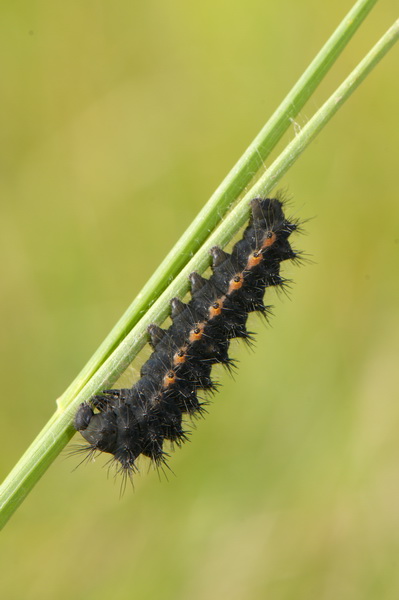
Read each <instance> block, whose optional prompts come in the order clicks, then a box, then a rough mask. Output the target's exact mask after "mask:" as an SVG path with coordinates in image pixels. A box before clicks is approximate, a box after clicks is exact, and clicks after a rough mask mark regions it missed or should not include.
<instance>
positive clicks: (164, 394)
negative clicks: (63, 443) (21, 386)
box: [74, 198, 298, 476]
mask: <svg viewBox="0 0 399 600" xmlns="http://www.w3.org/2000/svg"><path fill="white" fill-rule="evenodd" d="M251 208H252V216H251V220H250V222H249V224H248V226H247V228H246V229H245V231H244V235H243V237H242V239H241V240H240V241H239V242H237V243H236V244H235V246H234V247H233V249H232V252H231V254H227V253H226V252H224V251H223V250H221V249H220V248H219V247H217V246H215V247H214V248H212V250H211V255H212V271H213V274H212V276H211V277H210V278H209V279H204V278H203V277H201V276H200V275H199V274H198V273H195V272H194V273H192V274H191V275H190V282H191V295H192V298H191V300H190V302H188V304H184V303H183V302H182V301H181V300H179V299H178V298H173V300H172V301H171V318H172V321H173V323H172V325H171V326H170V327H169V329H167V330H164V329H161V328H160V327H158V326H157V325H150V326H149V328H148V331H149V335H150V343H151V346H152V348H153V349H154V352H153V353H152V354H151V356H150V358H149V359H148V361H147V362H146V363H145V364H144V365H143V367H142V369H141V379H139V381H138V382H137V383H135V384H134V386H133V387H132V388H130V389H120V390H117V389H115V390H106V391H104V392H102V393H101V394H99V395H97V396H94V397H93V398H91V400H90V401H89V402H87V403H83V404H81V405H80V407H79V409H78V411H77V413H76V416H75V420H74V425H75V428H76V429H77V431H80V433H81V434H82V436H83V437H84V438H85V440H86V441H87V442H88V445H87V446H85V447H84V448H83V450H85V449H86V450H89V451H90V452H91V453H96V452H97V451H101V452H108V453H110V454H112V455H113V460H115V461H116V462H117V464H118V471H121V472H122V473H123V474H124V475H125V476H126V475H129V476H130V475H131V473H132V472H133V471H134V470H136V469H137V467H136V459H137V458H138V457H139V455H140V454H143V455H144V456H148V457H149V458H150V459H152V460H153V461H154V463H155V464H156V465H157V466H162V465H163V464H164V463H165V459H166V457H167V456H168V455H167V454H166V453H165V451H164V440H169V441H170V442H172V443H173V442H175V443H176V444H180V443H181V442H183V441H185V440H186V439H187V433H186V432H185V431H184V429H183V424H182V418H183V415H185V414H188V415H191V416H193V415H199V414H202V412H203V411H204V403H203V402H202V401H200V400H199V398H198V392H199V391H200V390H204V391H205V392H212V391H214V390H215V389H216V385H215V383H214V382H213V381H212V379H211V376H210V375H211V370H212V366H213V365H215V364H222V365H225V366H226V367H228V368H229V369H230V368H231V367H232V366H233V364H234V362H233V360H232V359H231V358H230V357H229V355H228V350H229V345H230V340H231V339H232V338H242V339H243V340H245V341H247V342H250V341H251V340H252V335H251V333H250V332H248V331H247V329H246V321H247V318H248V314H249V313H250V312H253V311H258V312H259V313H261V314H263V315H267V311H268V307H266V306H265V305H264V303H263V296H264V293H265V289H266V288H267V287H270V286H282V285H283V284H284V282H285V281H284V280H283V279H282V278H281V276H280V263H281V262H282V261H284V260H287V259H295V258H297V256H298V254H297V253H296V252H295V251H294V250H293V249H292V248H291V246H290V243H289V241H288V238H289V236H290V235H291V233H292V232H293V231H295V230H296V229H297V228H298V223H297V222H290V221H288V220H287V219H286V218H285V216H284V213H283V209H282V202H281V201H280V200H279V199H277V198H273V199H270V198H266V199H261V198H255V199H254V200H252V201H251Z"/></svg>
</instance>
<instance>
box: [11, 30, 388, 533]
mask: <svg viewBox="0 0 399 600" xmlns="http://www.w3.org/2000/svg"><path fill="white" fill-rule="evenodd" d="M398 38H399V20H398V21H397V22H396V23H395V24H394V25H393V26H392V27H391V28H390V29H389V30H388V31H387V32H386V33H385V35H384V36H383V37H382V38H381V40H380V41H379V42H378V43H377V44H376V45H375V46H374V48H372V50H371V51H370V52H369V53H368V54H367V56H366V57H365V58H364V59H363V60H362V61H361V63H360V64H359V65H358V66H357V67H356V68H355V70H354V71H353V72H352V73H351V74H350V75H349V77H348V78H347V79H346V80H345V81H344V82H343V83H342V85H340V86H339V88H338V89H337V90H336V91H335V92H334V93H333V94H332V96H331V97H330V98H329V99H328V100H327V101H326V102H325V104H324V105H323V106H322V107H321V108H320V109H319V110H318V111H317V113H316V114H315V115H314V116H313V118H312V119H311V120H310V121H309V122H308V123H307V124H306V125H305V126H304V127H303V129H302V130H301V131H300V133H299V134H298V135H297V136H296V137H295V139H293V140H292V141H291V142H290V143H289V144H288V146H287V147H286V148H285V149H284V150H283V152H282V153H281V154H280V156H279V157H278V158H277V159H276V160H275V161H274V163H273V164H272V165H271V166H270V168H269V169H268V170H267V172H266V173H265V174H264V175H263V176H262V177H261V178H260V179H259V180H258V181H257V183H256V184H255V185H254V186H253V187H252V188H251V190H250V191H248V193H247V194H246V195H245V197H244V198H243V199H242V200H241V201H240V203H239V204H238V205H237V206H236V207H235V208H234V209H233V210H232V211H231V212H230V213H229V214H228V215H227V217H226V218H225V219H224V221H223V222H222V223H221V225H220V226H219V227H218V228H217V229H216V231H214V232H213V233H212V235H211V236H210V237H209V239H208V240H207V241H206V243H205V244H204V245H203V246H202V247H201V249H200V250H199V251H198V252H197V254H196V255H195V256H194V257H193V258H192V259H191V260H190V262H189V263H188V264H187V265H186V266H185V267H184V268H183V269H182V271H181V272H180V273H179V275H178V276H177V277H176V278H175V279H174V281H172V283H171V284H170V285H169V287H168V288H167V289H166V290H165V291H164V293H163V294H162V296H160V297H159V298H158V300H157V301H156V302H155V303H154V304H153V306H152V307H151V308H150V309H149V310H148V312H147V313H146V314H145V315H144V316H143V317H142V319H141V320H140V321H139V323H138V324H137V325H136V327H135V328H134V329H133V330H132V331H131V332H130V333H129V334H128V335H127V336H126V338H125V339H124V340H123V341H122V343H121V344H120V345H119V346H118V348H117V349H116V350H115V351H114V352H113V354H112V355H111V356H110V358H109V359H108V360H107V361H106V363H105V364H104V365H103V366H102V367H101V368H100V369H99V370H98V371H97V372H96V374H95V375H94V376H93V377H92V378H91V380H90V381H89V382H88V384H87V385H86V386H85V387H84V388H83V390H82V391H81V392H80V393H79V394H78V395H77V396H76V398H75V399H74V400H73V402H71V403H70V404H69V405H68V407H66V406H65V405H64V404H63V405H62V406H59V408H58V410H57V412H56V413H55V414H54V415H53V417H52V419H51V420H50V421H49V423H48V424H47V425H46V426H45V428H44V429H43V430H42V432H41V433H40V434H39V436H38V437H37V438H36V440H35V441H34V442H33V444H32V445H31V447H30V448H29V449H28V450H27V452H26V453H25V455H24V456H23V457H22V458H21V460H20V461H19V463H18V464H17V465H16V466H15V468H14V470H13V471H12V472H11V473H10V475H9V476H8V478H7V479H6V480H5V481H4V483H3V486H2V490H1V496H0V497H1V498H2V504H1V508H0V527H1V526H2V525H4V524H5V523H6V522H7V520H8V519H9V518H10V516H11V515H12V514H13V512H14V511H15V510H16V508H17V507H18V506H19V504H20V503H21V502H22V500H23V499H24V498H25V496H26V495H27V494H28V493H29V491H30V490H31V489H32V487H33V486H34V485H35V483H36V482H37V481H38V479H39V478H40V476H41V475H42V474H43V473H44V472H45V470H46V469H47V468H48V466H49V465H50V464H51V462H52V461H53V460H54V458H55V457H56V456H57V455H58V453H59V452H60V450H61V449H62V448H63V447H64V446H65V444H66V443H67V442H68V440H69V439H70V438H71V437H72V435H73V433H74V430H73V428H72V426H71V421H72V416H73V414H74V412H75V410H76V408H77V406H78V404H79V403H80V402H83V401H86V400H88V399H89V398H90V397H91V396H92V395H93V394H95V393H96V392H97V391H98V390H99V389H102V388H105V387H107V386H108V385H110V384H111V383H112V382H113V381H115V380H116V378H117V377H118V376H119V375H120V374H121V373H122V372H123V370H124V369H125V368H126V366H127V365H128V364H129V363H130V362H131V360H132V359H133V358H134V356H135V355H136V354H137V352H138V351H139V350H140V349H141V348H142V346H143V345H144V344H145V342H146V339H147V334H146V329H147V326H148V325H149V324H150V323H151V322H156V323H162V321H163V320H164V319H165V317H166V316H167V314H168V310H169V301H170V299H171V298H172V297H174V296H180V297H182V296H183V295H184V294H185V293H186V292H187V290H188V279H187V276H188V274H189V273H190V272H191V271H193V270H197V271H199V272H202V271H204V270H205V269H206V268H207V266H208V265H209V249H210V248H211V247H212V246H213V245H220V246H224V245H225V244H226V243H227V242H228V241H229V240H230V239H231V238H232V236H233V235H234V234H235V233H236V232H237V231H238V229H239V228H240V227H241V226H242V225H243V223H244V222H245V221H246V220H247V218H248V214H249V206H248V200H249V199H250V198H252V197H254V196H256V195H259V194H261V195H266V194H268V193H269V192H270V191H271V190H272V189H273V188H274V187H275V185H276V183H277V182H278V181H279V180H280V179H281V177H282V176H283V175H284V174H285V173H286V171H287V170H288V169H289V167H290V166H291V165H292V164H293V163H294V162H295V161H296V160H297V159H298V157H299V156H300V155H301V153H302V152H303V150H304V149H305V148H306V147H307V146H308V144H309V143H310V142H311V141H312V140H313V139H314V138H315V137H316V135H317V134H318V133H319V132H320V131H321V130H322V129H323V127H324V126H325V125H326V124H327V123H328V121H329V120H330V119H331V117H332V116H333V115H334V114H335V113H336V112H337V110H338V109H339V108H340V107H341V106H342V105H343V103H344V102H346V100H347V99H348V98H349V96H350V95H351V94H352V93H353V91H354V90H355V89H356V88H357V87H358V86H359V84H360V83H361V82H362V81H363V80H364V78H365V77H366V76H367V75H368V74H369V73H370V71H371V70H372V69H373V68H374V67H375V66H376V64H377V63H378V62H379V61H380V60H381V59H382V57H383V56H384V55H385V54H386V53H387V52H388V50H389V49H390V48H391V47H392V46H393V44H394V43H395V42H396V41H397V40H398Z"/></svg>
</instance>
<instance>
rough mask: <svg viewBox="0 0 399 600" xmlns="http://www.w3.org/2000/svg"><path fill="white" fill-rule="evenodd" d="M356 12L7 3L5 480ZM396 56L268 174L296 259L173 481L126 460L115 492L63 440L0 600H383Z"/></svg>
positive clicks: (397, 290) (392, 532)
mask: <svg viewBox="0 0 399 600" xmlns="http://www.w3.org/2000/svg"><path fill="white" fill-rule="evenodd" d="M350 6H351V2H349V1H345V2H344V1H343V0H340V1H337V2H334V3H323V5H322V8H321V4H320V2H319V1H318V0H303V1H301V2H297V0H282V1H281V2H263V1H261V0H246V2H237V3H233V2H231V1H230V2H229V1H227V0H224V1H220V2H214V1H213V2H211V1H209V0H205V1H203V2H201V3H188V2H184V1H183V0H172V1H169V2H159V1H158V2H155V1H152V0H150V1H148V2H134V1H133V2H128V1H127V0H121V1H119V2H115V3H111V2H105V1H104V0H91V1H85V2H82V1H77V0H72V1H70V2H63V3H61V2H50V1H49V0H47V1H45V0H43V1H40V0H38V1H34V2H28V1H16V2H15V1H14V2H11V1H6V0H3V2H2V3H1V9H0V56H1V83H0V86H1V111H0V131H1V144H0V153H1V157H0V168H1V179H0V187H1V189H0V192H1V237H0V240H1V241H0V249H1V311H0V318H1V325H0V327H1V332H2V335H1V340H0V343H1V350H2V358H1V363H0V368H1V373H2V376H1V382H2V400H1V406H2V408H1V411H2V418H1V425H0V439H1V455H0V460H1V470H2V475H4V476H5V475H6V474H7V473H8V471H9V470H10V468H11V467H12V466H13V465H14V464H15V462H16V461H17V460H18V458H19V457H20V455H21V454H22V452H23V451H24V450H25V449H26V447H27V446H28V444H29V443H30V442H31V441H32V439H33V438H34V437H35V436H36V434H37V433H38V431H39V430H40V429H41V427H42V426H43V425H44V423H45V422H46V421H47V419H48V418H49V417H50V416H51V414H52V413H53V411H54V408H55V404H54V402H55V399H56V398H57V397H58V396H60V395H61V393H62V392H63V391H64V390H65V388H66V387H67V386H68V384H69V383H70V382H71V381H72V379H73V378H74V377H75V376H76V375H77V373H78V372H79V371H80V369H81V368H82V367H83V365H84V364H85V363H86V361H87V360H88V359H89V357H90V356H91V354H92V353H93V352H94V350H95V349H96V348H97V346H98V345H99V343H100V342H101V341H102V340H103V338H104V337H105V336H106V334H107V333H108V331H109V330H110V329H111V327H112V326H113V324H114V323H115V322H116V320H117V319H118V318H119V316H120V315H121V314H122V312H123V311H124V310H125V308H126V307H127V306H128V305H129V303H130V302H131V300H132V299H133V298H134V296H135V294H136V293H137V292H138V291H139V290H140V288H141V286H142V285H143V284H144V283H145V281H146V280H147V278H148V277H149V275H150V274H151V273H152V272H153V270H154V268H155V267H156V266H157V265H158V264H159V262H160V261H161V259H162V258H163V256H164V255H165V253H166V252H167V251H168V250H169V249H170V248H171V247H172V245H173V244H174V242H175V241H176V240H177V239H178V237H179V236H180V235H181V233H182V232H183V231H184V229H185V228H186V227H187V225H188V224H189V223H190V222H191V220H192V219H193V217H194V216H195V215H196V213H197V212H198V211H199V209H200V208H201V207H202V206H203V204H204V203H205V201H206V200H207V199H208V197H209V196H210V194H211V193H212V192H213V191H214V189H215V188H216V186H217V185H218V184H219V183H220V181H221V180H222V178H223V177H224V176H225V174H226V173H227V172H228V170H229V169H230V168H231V166H232V165H233V164H234V163H235V161H236V160H237V159H238V158H239V156H240V155H241V154H242V152H243V151H244V149H245V148H246V146H247V145H248V143H249V142H250V141H251V140H252V138H253V137H254V136H255V134H256V133H257V132H258V130H259V129H260V127H261V126H262V125H263V123H264V122H265V121H266V119H267V117H268V116H269V115H270V114H271V113H272V111H273V110H274V109H275V107H276V106H277V104H278V103H279V101H280V100H281V99H282V98H283V97H284V95H285V93H286V92H287V91H288V90H289V89H290V87H291V85H292V84H293V83H294V82H295V80H296V79H297V77H298V76H299V75H300V74H301V73H302V71H303V70H304V68H305V67H306V66H307V64H308V63H309V61H310V60H311V59H312V58H313V56H314V55H315V53H316V52H317V51H318V50H319V48H320V47H321V45H322V44H323V43H324V41H325V40H326V39H327V37H328V36H329V35H330V33H331V32H332V31H333V29H334V28H335V26H336V25H337V24H338V22H339V21H340V19H341V18H342V17H343V15H344V14H345V12H346V11H347V10H349V8H350ZM395 8H396V6H395V3H394V2H386V1H385V2H384V1H381V2H380V3H379V5H377V7H376V8H375V9H374V11H373V12H372V13H371V15H370V16H369V18H368V19H367V21H366V23H365V24H364V25H363V27H362V28H361V30H360V32H359V33H358V34H357V35H356V37H355V39H354V40H353V42H352V44H351V45H350V47H349V48H348V49H347V51H345V53H344V55H343V56H342V57H341V59H340V60H339V62H338V64H337V65H336V66H335V67H334V69H333V71H332V72H331V74H330V76H329V77H328V80H327V83H325V84H323V85H322V86H321V88H320V89H319V90H318V92H317V93H316V95H315V96H314V98H313V99H312V100H311V101H310V102H309V103H308V105H307V106H306V107H305V109H304V110H303V111H302V112H301V114H300V115H299V116H298V118H297V123H298V125H299V126H301V125H303V124H304V123H306V122H307V120H308V119H309V118H310V116H311V115H312V113H313V112H314V110H315V109H317V108H318V107H319V106H320V105H321V103H322V102H323V101H324V99H325V98H326V97H327V95H328V94H329V92H331V91H332V90H333V89H334V88H335V87H336V85H337V84H338V83H339V82H340V81H341V80H342V79H343V78H344V77H345V76H346V74H347V73H348V72H349V71H350V70H351V69H352V68H353V67H354V66H355V65H356V63H357V62H358V60H359V59H360V58H361V57H362V56H363V55H364V53H365V52H366V51H367V50H368V49H369V48H370V47H371V46H372V44H374V43H375V41H376V40H377V39H378V38H379V37H380V35H381V34H382V33H383V32H384V31H385V29H387V27H388V26H389V25H390V24H391V23H392V22H393V20H394V19H395V18H396V16H397V15H396V13H395ZM397 69H398V54H397V49H394V50H393V51H392V52H391V53H390V54H389V55H388V56H387V57H386V58H385V59H384V61H383V62H382V63H381V64H380V65H379V67H378V68H377V69H376V71H375V72H374V73H372V75H371V76H370V78H369V79H368V80H366V82H365V83H364V84H363V85H362V87H361V88H360V89H359V90H358V91H357V92H356V94H355V95H354V96H353V97H352V98H351V99H350V101H349V103H348V104H347V105H346V106H345V107H344V108H343V110H342V111H340V112H339V114H338V115H337V116H336V117H335V118H334V120H333V121H332V122H331V123H330V124H329V125H328V127H327V128H326V130H325V131H324V132H323V133H322V135H321V136H320V137H319V138H318V139H317V140H316V141H315V143H313V144H312V145H311V147H310V148H309V149H308V150H307V151H306V153H305V154H304V155H303V156H302V157H301V159H300V160H299V161H298V162H297V163H296V165H295V166H294V168H293V169H292V170H291V171H290V172H289V174H288V175H287V176H286V177H285V179H284V181H282V182H281V185H280V186H279V187H280V188H284V189H286V190H287V191H288V194H289V195H290V196H292V198H293V202H292V212H294V213H295V215H297V216H299V217H301V218H307V217H311V218H312V219H311V220H310V221H309V222H308V223H307V225H306V231H307V235H306V236H302V237H300V238H299V237H298V238H296V246H297V247H299V248H301V249H303V250H304V251H305V252H306V253H308V254H310V255H311V256H312V258H313V260H314V264H312V265H305V266H303V267H300V268H297V267H296V266H294V265H288V266H287V267H286V268H285V275H286V276H287V277H290V278H292V279H293V280H294V281H295V285H294V286H293V289H292V292H291V295H290V299H287V298H285V297H282V298H280V297H276V296H274V295H273V294H270V295H269V297H268V301H269V303H272V304H274V305H275V310H274V312H275V317H274V318H273V319H272V323H271V326H270V327H265V326H264V325H262V323H261V322H260V321H259V320H257V319H256V318H253V321H252V322H251V327H252V329H256V330H257V331H259V334H258V336H257V344H256V346H257V347H256V351H255V352H254V353H251V352H248V351H247V349H246V348H245V347H243V346H242V345H240V344H239V343H235V344H233V348H232V355H233V356H234V357H236V358H238V359H239V360H240V363H241V365H240V369H239V371H238V373H237V375H236V378H235V381H232V380H231V379H230V378H229V377H228V376H227V375H226V374H225V373H223V372H219V373H217V376H218V377H219V378H220V379H221V381H222V382H223V387H222V390H221V392H220V393H219V394H218V395H217V396H216V397H215V401H214V403H213V405H212V407H211V408H210V414H209V415H208V416H207V418H206V419H205V420H204V421H201V422H199V423H198V426H197V429H196V431H195V432H194V433H193V435H192V443H190V444H186V446H185V447H184V448H183V449H181V450H179V451H177V452H175V453H174V454H173V457H172V458H171V460H170V463H169V464H170V466H171V468H172V469H173V471H174V473H175V476H174V475H171V476H170V477H169V481H168V482H167V481H162V482H160V481H159V479H158V477H157V474H156V472H154V471H152V470H151V471H150V472H149V473H147V468H146V466H144V467H143V469H142V474H141V475H140V476H138V477H136V478H135V492H134V493H131V492H130V490H128V491H127V492H126V493H125V495H124V497H123V498H122V499H119V482H118V481H116V482H115V483H114V481H113V479H112V477H110V478H109V479H108V480H107V472H106V469H103V468H101V467H102V465H103V462H104V461H102V460H101V459H98V460H97V461H96V463H95V464H90V465H88V466H82V467H80V468H79V469H77V470H76V471H74V472H73V469H74V467H75V466H76V464H77V462H78V460H77V459H75V458H67V457H66V452H65V453H64V455H62V456H60V457H59V459H57V461H56V462H55V463H54V464H53V466H52V467H51V468H50V469H49V471H48V472H47V473H46V475H45V476H44V477H43V479H42V480H41V481H40V482H39V484H38V485H37V486H36V488H35V489H34V491H33V492H32V493H31V495H30V496H29V497H28V498H27V500H26V501H25V502H24V504H23V505H22V506H21V507H20V509H19V510H18V511H17V512H16V514H15V515H14V517H13V518H12V519H11V521H10V522H9V523H8V525H7V526H6V528H5V530H4V531H3V533H2V540H1V550H0V552H1V560H0V563H1V571H2V575H1V588H2V597H4V598H7V600H13V599H20V598H24V599H28V600H31V599H32V600H33V599H40V600H47V599H53V598H58V599H69V598H77V599H80V598H82V599H83V598H84V599H85V600H92V599H93V600H94V599H96V600H103V599H108V598H113V599H115V600H119V599H121V600H122V599H125V598H135V597H138V598H143V599H153V598H162V599H167V600H169V599H173V600H183V599H186V598H190V600H203V599H208V600H209V599H211V600H212V599H216V598H225V597H226V598H229V599H232V600H239V599H240V600H241V599H244V598H245V599H248V598H249V599H251V600H252V599H253V600H258V599H264V598H273V599H277V600H280V599H284V600H286V599H291V598H292V599H296V600H297V599H306V600H307V599H316V598H317V599H322V600H330V599H334V600H335V599H336V598H339V599H340V600H346V599H348V600H349V599H350V600H357V599H359V600H360V599H361V600H365V599H369V598H370V599H371V598H373V599H374V598H379V599H380V598H384V599H386V598H392V599H397V598H398V597H399V435H398V432H399V401H398V388H399V374H398V371H399V369H398V350H399V347H398V346H399V342H398V332H399V310H398V307H399V285H398V269H399V256H398V255H399V204H398V198H397V197H398V194H397V180H398V143H399V126H398V106H399V85H398V79H397V72H398V71H397ZM293 135H294V132H293V131H290V132H289V134H288V135H287V136H286V140H289V139H291V138H292V136H293ZM281 147H282V146H280V148H281ZM395 365H396V366H395ZM75 441H77V439H76V440H75Z"/></svg>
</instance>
